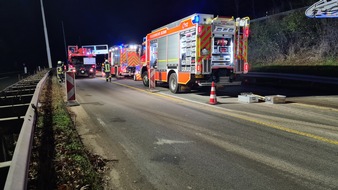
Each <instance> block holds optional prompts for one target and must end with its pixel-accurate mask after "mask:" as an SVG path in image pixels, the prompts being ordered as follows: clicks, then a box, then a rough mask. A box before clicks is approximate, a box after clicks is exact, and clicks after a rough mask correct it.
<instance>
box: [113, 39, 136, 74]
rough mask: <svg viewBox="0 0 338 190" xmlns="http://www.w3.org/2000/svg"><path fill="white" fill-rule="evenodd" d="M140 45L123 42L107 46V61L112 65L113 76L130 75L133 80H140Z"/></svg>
mask: <svg viewBox="0 0 338 190" xmlns="http://www.w3.org/2000/svg"><path fill="white" fill-rule="evenodd" d="M141 48H142V46H141V45H139V44H123V45H119V46H113V47H111V48H109V53H108V61H109V62H110V63H111V65H112V69H111V74H112V75H113V76H117V77H118V76H132V77H133V78H134V80H138V79H139V80H141V78H140V77H138V76H139V75H138V73H139V72H140V68H141V67H142V65H141V59H140V52H141Z"/></svg>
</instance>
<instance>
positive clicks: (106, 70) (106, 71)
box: [104, 60, 111, 82]
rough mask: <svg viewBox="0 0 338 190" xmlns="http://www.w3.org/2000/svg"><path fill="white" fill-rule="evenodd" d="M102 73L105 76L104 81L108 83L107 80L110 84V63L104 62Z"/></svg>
mask: <svg viewBox="0 0 338 190" xmlns="http://www.w3.org/2000/svg"><path fill="white" fill-rule="evenodd" d="M104 72H105V74H106V81H107V82H108V79H109V81H110V82H111V76H110V63H109V62H108V61H107V60H106V61H105V62H104Z"/></svg>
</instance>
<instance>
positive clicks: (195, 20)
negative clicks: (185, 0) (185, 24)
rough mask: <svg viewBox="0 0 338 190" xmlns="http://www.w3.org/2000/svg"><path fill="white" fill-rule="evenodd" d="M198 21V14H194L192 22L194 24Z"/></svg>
mask: <svg viewBox="0 0 338 190" xmlns="http://www.w3.org/2000/svg"><path fill="white" fill-rule="evenodd" d="M199 22H200V15H195V16H194V19H193V20H192V23H194V24H196V23H199Z"/></svg>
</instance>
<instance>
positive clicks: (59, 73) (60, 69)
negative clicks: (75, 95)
mask: <svg viewBox="0 0 338 190" xmlns="http://www.w3.org/2000/svg"><path fill="white" fill-rule="evenodd" d="M56 72H57V78H58V80H59V82H60V83H61V82H63V81H64V64H63V62H62V61H58V64H57V67H56Z"/></svg>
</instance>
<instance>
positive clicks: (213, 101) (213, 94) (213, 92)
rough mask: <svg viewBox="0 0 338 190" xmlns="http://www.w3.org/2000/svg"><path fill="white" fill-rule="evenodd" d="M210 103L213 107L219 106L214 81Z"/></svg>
mask: <svg viewBox="0 0 338 190" xmlns="http://www.w3.org/2000/svg"><path fill="white" fill-rule="evenodd" d="M209 103H210V104H212V105H215V104H217V98H216V90H215V82H214V81H212V83H211V92H210V102H209Z"/></svg>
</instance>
